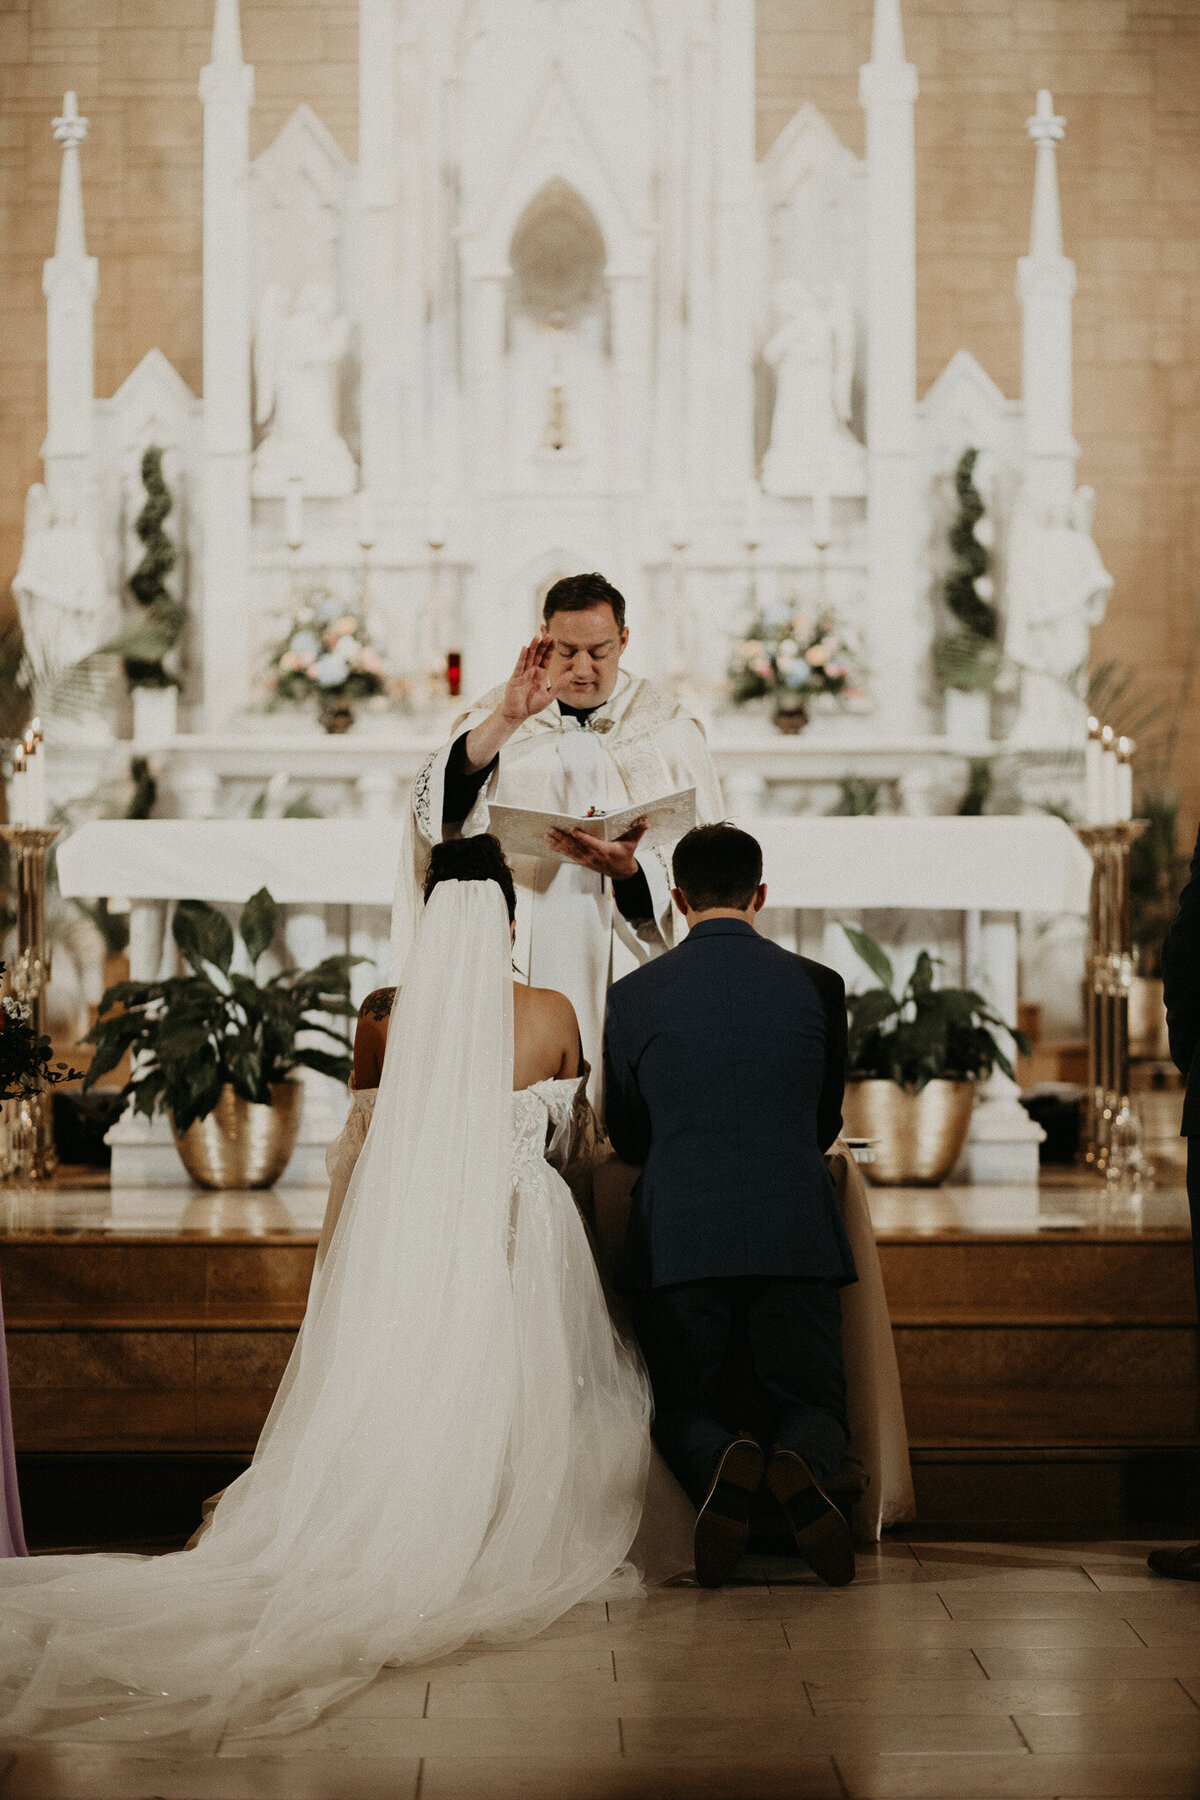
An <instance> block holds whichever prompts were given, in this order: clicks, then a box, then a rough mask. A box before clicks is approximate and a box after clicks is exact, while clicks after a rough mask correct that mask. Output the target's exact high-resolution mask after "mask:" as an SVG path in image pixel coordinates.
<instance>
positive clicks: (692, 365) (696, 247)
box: [679, 18, 719, 512]
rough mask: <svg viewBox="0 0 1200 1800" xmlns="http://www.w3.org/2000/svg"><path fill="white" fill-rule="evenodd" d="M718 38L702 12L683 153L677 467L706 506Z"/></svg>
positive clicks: (710, 467) (711, 465) (710, 455)
mask: <svg viewBox="0 0 1200 1800" xmlns="http://www.w3.org/2000/svg"><path fill="white" fill-rule="evenodd" d="M716 55H717V45H716V42H715V40H714V37H713V34H712V31H711V28H710V26H709V25H708V22H707V20H705V19H703V18H698V19H697V20H696V21H695V25H694V28H693V31H692V34H691V37H690V40H689V42H688V47H687V56H688V84H687V95H686V103H687V109H688V129H687V155H686V158H685V161H684V170H685V178H686V185H685V188H684V194H685V203H684V219H683V231H682V239H683V256H682V259H681V260H682V264H683V286H682V292H681V294H680V297H679V305H680V313H681V314H682V312H683V308H684V307H686V323H681V324H680V331H681V333H682V338H683V356H682V363H683V394H682V432H683V454H682V458H681V462H682V474H683V481H684V485H685V487H686V488H687V491H688V496H689V499H690V501H691V502H692V504H693V505H696V506H698V507H700V508H701V509H702V510H703V511H704V512H707V511H708V509H709V508H710V507H711V505H712V503H713V501H714V500H715V499H716V494H715V493H714V487H715V471H716V469H717V468H718V467H719V458H718V456H717V452H716V447H715V442H714V439H715V437H716V434H717V431H718V429H719V427H718V423H717V416H716V406H715V380H716V376H715V367H716V343H717V337H716V318H715V309H714V295H713V277H712V272H713V267H714V264H715V260H716V249H715V245H714V242H713V229H714V225H713V214H714V195H715V186H716V174H715V157H716V144H715V139H716V134H717V118H716V109H715V105H714V99H713V90H714V85H715V77H714V68H715V64H716Z"/></svg>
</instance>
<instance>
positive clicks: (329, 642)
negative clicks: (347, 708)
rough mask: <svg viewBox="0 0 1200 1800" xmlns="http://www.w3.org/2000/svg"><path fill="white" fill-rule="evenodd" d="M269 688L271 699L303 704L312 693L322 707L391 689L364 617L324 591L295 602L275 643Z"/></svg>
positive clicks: (366, 698)
mask: <svg viewBox="0 0 1200 1800" xmlns="http://www.w3.org/2000/svg"><path fill="white" fill-rule="evenodd" d="M267 687H268V690H269V691H270V693H271V696H272V699H273V700H275V701H286V702H290V703H291V704H293V705H301V704H302V703H303V702H304V701H306V700H310V699H313V698H315V699H316V700H317V702H318V704H319V705H322V706H324V705H325V704H327V703H328V702H330V701H333V700H369V699H371V698H372V696H373V695H375V694H386V693H388V692H390V691H391V685H390V684H389V681H388V678H387V673H386V670H385V668H384V662H383V658H382V656H381V655H380V653H379V651H378V650H377V649H376V647H375V646H374V644H372V642H371V640H370V638H369V636H368V635H367V630H366V626H365V624H364V623H363V620H362V618H361V617H360V616H359V615H358V614H357V613H355V612H354V611H353V610H352V609H351V608H349V607H347V605H346V603H345V602H344V601H343V600H338V599H336V598H335V597H334V596H333V595H332V594H324V593H314V594H309V595H308V596H306V598H305V599H304V600H303V601H301V603H300V605H299V606H298V607H297V609H296V613H295V617H294V618H293V619H292V623H291V626H290V628H289V630H288V634H287V636H286V637H285V638H284V639H283V641H282V642H281V643H279V644H277V645H276V647H275V651H274V654H273V656H272V658H271V664H270V668H269V670H268V672H267ZM397 691H399V690H398V689H397Z"/></svg>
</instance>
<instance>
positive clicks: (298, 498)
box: [283, 475, 304, 550]
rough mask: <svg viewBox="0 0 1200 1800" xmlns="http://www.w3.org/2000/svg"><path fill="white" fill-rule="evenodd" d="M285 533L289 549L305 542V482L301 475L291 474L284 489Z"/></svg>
mask: <svg viewBox="0 0 1200 1800" xmlns="http://www.w3.org/2000/svg"><path fill="white" fill-rule="evenodd" d="M283 535H284V537H285V538H286V539H287V544H288V549H289V550H298V549H299V548H300V546H301V544H302V543H303V542H304V482H303V481H302V479H301V478H300V476H299V475H289V476H288V483H287V487H286V488H285V489H284V491H283Z"/></svg>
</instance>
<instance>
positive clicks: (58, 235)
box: [53, 93, 88, 257]
mask: <svg viewBox="0 0 1200 1800" xmlns="http://www.w3.org/2000/svg"><path fill="white" fill-rule="evenodd" d="M53 131H54V136H55V139H56V141H57V142H58V143H60V144H61V145H62V147H63V161H62V175H61V177H60V179H59V184H58V229H57V231H56V232H55V236H54V254H55V256H56V257H69V256H75V257H86V255H87V241H86V238H85V236H84V229H83V182H82V180H81V177H80V171H79V146H80V144H82V143H83V141H84V139H85V138H86V137H87V131H88V122H87V120H86V119H82V118H80V116H79V103H78V101H77V100H76V98H75V95H74V94H73V93H70V94H64V95H63V109H62V113H61V114H60V116H59V117H58V118H57V119H55V121H54V125H53Z"/></svg>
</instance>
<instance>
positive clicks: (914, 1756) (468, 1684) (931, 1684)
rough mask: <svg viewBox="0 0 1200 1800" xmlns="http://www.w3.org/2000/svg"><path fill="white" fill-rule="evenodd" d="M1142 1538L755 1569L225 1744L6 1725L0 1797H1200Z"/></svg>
mask: <svg viewBox="0 0 1200 1800" xmlns="http://www.w3.org/2000/svg"><path fill="white" fill-rule="evenodd" d="M1146 1548H1147V1546H1146V1545H1143V1544H1140V1543H1112V1542H1105V1543H1074V1544H1072V1543H1060V1544H1044V1543H1038V1544H1019V1543H946V1542H925V1541H919V1540H918V1539H915V1538H914V1540H913V1541H912V1542H906V1541H904V1542H893V1543H888V1544H886V1545H884V1546H883V1547H881V1548H880V1549H879V1550H878V1551H877V1552H875V1553H868V1554H865V1555H863V1556H862V1557H861V1559H860V1565H859V1566H860V1574H859V1577H858V1580H857V1581H856V1583H855V1584H854V1586H853V1587H851V1588H847V1589H843V1590H840V1591H836V1592H835V1591H830V1590H828V1589H825V1588H822V1587H819V1586H818V1585H816V1584H815V1583H813V1582H811V1581H808V1580H804V1581H801V1582H798V1583H797V1582H795V1581H793V1582H792V1583H785V1582H783V1581H782V1580H780V1579H779V1577H780V1575H781V1573H782V1569H783V1565H782V1564H780V1565H776V1566H774V1567H770V1566H764V1567H759V1568H753V1567H751V1568H748V1569H746V1571H745V1573H746V1575H747V1576H748V1577H752V1578H755V1579H756V1580H757V1581H758V1582H759V1583H760V1585H754V1586H749V1585H746V1586H732V1587H729V1588H727V1589H725V1590H723V1591H721V1592H720V1593H706V1592H701V1591H698V1590H695V1589H689V1588H679V1587H675V1588H667V1589H660V1590H658V1591H655V1592H653V1593H651V1594H649V1595H648V1596H647V1597H646V1599H645V1600H643V1601H640V1602H634V1601H631V1602H626V1603H623V1604H620V1605H616V1604H612V1605H609V1606H608V1607H606V1606H605V1605H604V1604H603V1603H593V1604H588V1605H584V1606H581V1607H577V1608H576V1609H575V1611H574V1612H573V1613H571V1614H570V1615H568V1616H567V1617H566V1618H565V1619H563V1620H561V1621H560V1622H559V1623H558V1624H557V1625H556V1626H554V1627H553V1628H552V1629H551V1630H550V1631H549V1632H547V1633H546V1634H545V1635H544V1636H542V1637H540V1638H538V1639H535V1640H534V1641H533V1642H531V1643H527V1644H523V1645H519V1646H514V1647H512V1648H503V1647H501V1648H495V1647H489V1648H477V1649H470V1650H467V1651H465V1652H463V1653H461V1654H459V1655H457V1656H454V1657H450V1658H448V1659H446V1660H444V1661H442V1662H440V1663H437V1664H434V1665H432V1666H430V1667H428V1668H419V1669H410V1670H395V1671H389V1672H387V1673H386V1674H385V1675H383V1676H382V1677H381V1678H380V1679H379V1680H378V1681H377V1682H376V1683H375V1684H374V1685H373V1686H372V1687H371V1688H369V1689H368V1690H366V1691H365V1692H364V1693H363V1694H361V1695H358V1696H356V1697H355V1698H353V1699H352V1700H350V1701H348V1702H346V1703H344V1704H343V1706H342V1707H341V1708H340V1709H338V1710H336V1711H334V1712H331V1713H330V1714H328V1715H327V1716H326V1718H325V1719H324V1720H323V1721H321V1722H320V1723H318V1724H317V1725H316V1726H314V1727H312V1728H310V1729H309V1730H307V1731H304V1732H302V1733H297V1734H295V1735H293V1736H291V1737H288V1738H272V1739H269V1740H263V1741H259V1742H257V1743H245V1742H243V1743H238V1744H236V1745H235V1744H226V1745H224V1746H222V1749H221V1751H220V1753H219V1754H218V1755H217V1756H216V1757H209V1758H190V1757H188V1756H187V1755H186V1754H180V1755H166V1756H164V1755H160V1754H158V1753H155V1752H152V1751H147V1750H144V1749H141V1748H139V1749H137V1750H135V1751H134V1752H132V1753H129V1754H117V1755H113V1754H109V1753H107V1752H104V1751H98V1750H96V1749H95V1748H88V1747H86V1746H80V1747H78V1748H72V1747H69V1746H67V1747H58V1748H55V1749H53V1750H49V1749H46V1748H44V1747H41V1748H39V1747H34V1746H27V1745H19V1744H18V1745H10V1746H8V1748H7V1752H6V1753H5V1754H0V1768H3V1770H4V1773H3V1775H2V1776H0V1800H152V1797H154V1796H158V1797H160V1800H251V1797H255V1800H257V1797H258V1796H263V1797H266V1796H270V1797H271V1800H618V1797H619V1800H721V1797H724V1800H800V1797H803V1796H821V1797H823V1800H826V1797H827V1800H902V1797H904V1800H940V1797H943V1796H944V1797H945V1800H977V1797H979V1796H1002V1795H1011V1796H1038V1797H1039V1800H1040V1797H1044V1800H1053V1797H1055V1796H1058V1797H1062V1800H1066V1797H1070V1800H1092V1797H1095V1800H1100V1797H1101V1796H1103V1797H1105V1800H1112V1797H1113V1796H1125V1795H1128V1796H1140V1797H1150V1796H1157V1797H1158V1800H1166V1797H1167V1796H1196V1795H1198V1794H1200V1587H1193V1586H1190V1585H1187V1584H1179V1583H1174V1582H1166V1581H1161V1580H1158V1579H1157V1578H1155V1577H1153V1576H1151V1575H1149V1574H1148V1573H1147V1571H1146V1569H1145V1562H1144V1558H1145V1552H1146ZM771 1576H774V1577H775V1579H776V1585H770V1583H769V1581H767V1583H766V1584H765V1585H764V1584H762V1583H763V1581H764V1577H771Z"/></svg>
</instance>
